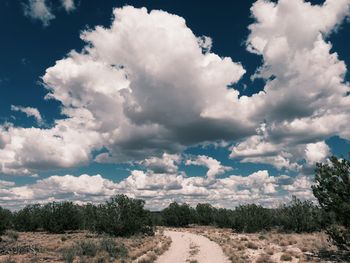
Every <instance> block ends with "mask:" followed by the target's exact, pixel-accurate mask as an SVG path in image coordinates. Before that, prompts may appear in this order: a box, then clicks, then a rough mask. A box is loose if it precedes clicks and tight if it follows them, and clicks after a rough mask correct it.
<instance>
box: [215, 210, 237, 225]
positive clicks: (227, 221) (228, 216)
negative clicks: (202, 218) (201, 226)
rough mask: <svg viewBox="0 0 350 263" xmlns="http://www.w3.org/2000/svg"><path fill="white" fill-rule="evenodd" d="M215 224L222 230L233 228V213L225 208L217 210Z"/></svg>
mask: <svg viewBox="0 0 350 263" xmlns="http://www.w3.org/2000/svg"><path fill="white" fill-rule="evenodd" d="M214 224H215V225H216V226H218V227H221V228H224V227H227V228H231V227H232V226H233V211H232V210H229V209H224V208H220V209H216V210H215V213H214Z"/></svg>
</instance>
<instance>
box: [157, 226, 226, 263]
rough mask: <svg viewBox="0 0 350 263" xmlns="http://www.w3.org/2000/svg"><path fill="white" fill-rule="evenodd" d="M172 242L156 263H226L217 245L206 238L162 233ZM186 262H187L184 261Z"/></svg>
mask: <svg viewBox="0 0 350 263" xmlns="http://www.w3.org/2000/svg"><path fill="white" fill-rule="evenodd" d="M164 235H166V236H169V237H170V238H171V240H172V243H171V246H170V248H169V250H168V251H166V252H165V253H164V254H163V255H161V256H160V257H159V258H158V259H157V261H156V262H157V263H185V262H187V263H188V262H189V260H190V259H192V260H197V261H198V262H199V263H213V262H215V263H228V262H230V261H229V260H228V258H227V257H226V256H225V255H224V253H223V252H222V249H221V248H220V246H219V245H218V244H216V243H215V242H213V241H210V240H209V239H208V238H206V237H203V236H200V235H196V234H192V233H188V232H177V231H169V230H168V231H164ZM186 260H187V261H186Z"/></svg>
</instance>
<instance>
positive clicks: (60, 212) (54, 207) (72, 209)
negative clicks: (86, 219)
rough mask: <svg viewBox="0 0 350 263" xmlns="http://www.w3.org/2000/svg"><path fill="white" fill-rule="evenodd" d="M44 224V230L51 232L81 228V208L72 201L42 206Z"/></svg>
mask: <svg viewBox="0 0 350 263" xmlns="http://www.w3.org/2000/svg"><path fill="white" fill-rule="evenodd" d="M42 224H43V228H44V230H46V231H48V232H51V233H63V232H64V231H67V230H77V229H80V228H81V226H82V214H81V210H80V209H79V206H78V205H75V204H73V203H72V202H62V203H56V202H52V203H48V204H45V205H44V206H43V207H42Z"/></svg>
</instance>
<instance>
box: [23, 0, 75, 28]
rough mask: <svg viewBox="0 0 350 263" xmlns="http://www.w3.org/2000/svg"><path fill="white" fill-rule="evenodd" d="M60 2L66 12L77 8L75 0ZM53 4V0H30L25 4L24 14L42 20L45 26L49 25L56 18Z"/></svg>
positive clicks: (61, 0) (62, 0)
mask: <svg viewBox="0 0 350 263" xmlns="http://www.w3.org/2000/svg"><path fill="white" fill-rule="evenodd" d="M60 2H61V4H62V7H63V8H64V10H65V11H66V12H71V11H73V10H75V9H76V6H75V3H74V0H60ZM52 4H53V2H52V0H28V1H27V2H26V3H24V4H23V7H24V14H25V15H26V16H28V17H30V18H32V19H34V20H40V21H41V22H42V24H43V26H45V27H46V26H49V25H50V22H51V20H53V19H55V18H56V16H55V15H54V14H53V11H52Z"/></svg>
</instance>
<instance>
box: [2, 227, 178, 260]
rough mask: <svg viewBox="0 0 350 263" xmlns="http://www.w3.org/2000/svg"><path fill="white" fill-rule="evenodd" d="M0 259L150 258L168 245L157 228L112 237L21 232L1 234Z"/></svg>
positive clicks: (86, 233)
mask: <svg viewBox="0 0 350 263" xmlns="http://www.w3.org/2000/svg"><path fill="white" fill-rule="evenodd" d="M2 239H3V241H1V242H0V262H18V263H22V262H23V263H31V262H74V263H78V262H92V263H94V262H101V263H102V262H117V263H118V262H119V263H121V262H125V263H128V262H133V261H135V262H144V263H146V262H154V261H155V259H156V258H157V257H158V256H159V255H161V254H163V253H164V252H165V251H166V250H167V249H168V248H169V246H170V243H171V240H170V238H168V237H165V236H164V235H163V234H162V233H161V232H157V233H156V234H155V236H141V235H140V236H134V237H130V238H114V237H106V236H102V235H97V234H92V233H89V232H72V233H66V234H65V235H59V234H47V233H44V232H35V233H32V232H22V233H19V237H18V236H17V239H16V234H14V235H12V233H11V234H9V235H4V236H2Z"/></svg>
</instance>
